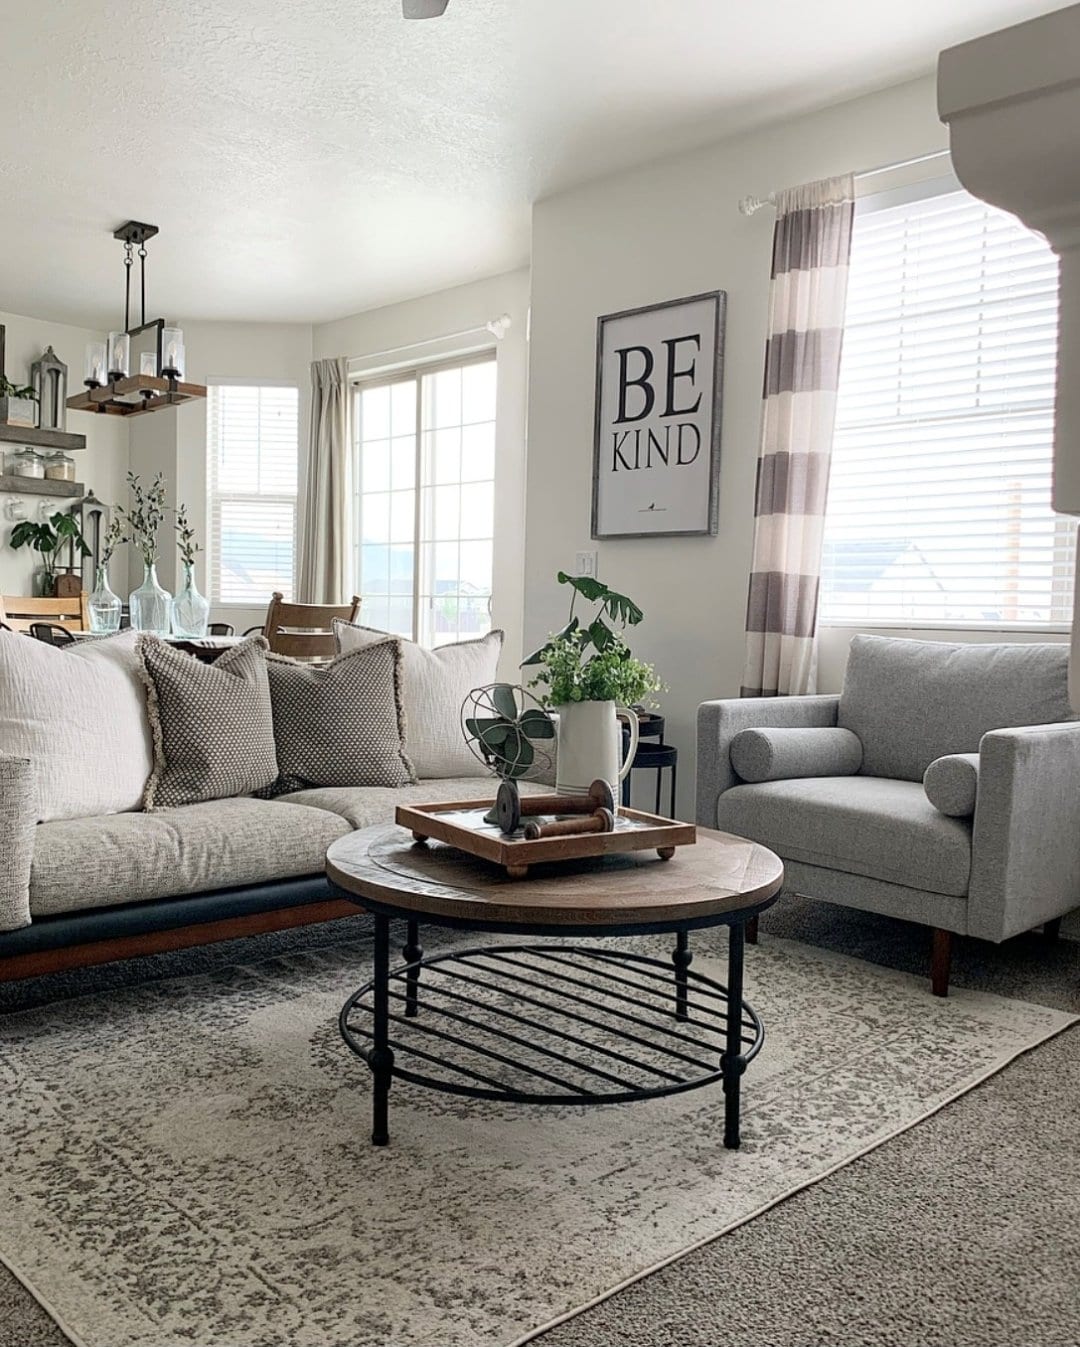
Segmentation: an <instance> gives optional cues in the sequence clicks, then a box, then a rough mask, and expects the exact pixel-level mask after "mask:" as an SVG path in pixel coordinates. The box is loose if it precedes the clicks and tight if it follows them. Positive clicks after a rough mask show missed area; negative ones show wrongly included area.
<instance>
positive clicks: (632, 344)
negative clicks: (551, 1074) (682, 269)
mask: <svg viewBox="0 0 1080 1347" xmlns="http://www.w3.org/2000/svg"><path fill="white" fill-rule="evenodd" d="M726 316H727V294H726V292H725V291H723V290H710V291H707V292H705V293H703V294H698V295H689V296H686V297H685V298H683V299H674V300H668V301H665V302H664V303H661V304H648V305H645V306H643V307H641V308H636V309H624V310H623V311H622V312H620V313H611V314H605V315H603V316H602V317H601V318H599V319H598V320H597V331H596V409H595V424H594V435H593V484H592V537H593V538H653V537H656V538H671V537H695V536H698V537H699V536H709V537H714V536H715V535H716V532H717V528H718V521H719V489H718V488H719V477H720V426H721V416H722V411H723V373H724V331H725V321H726Z"/></svg>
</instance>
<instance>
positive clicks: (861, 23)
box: [0, 0, 1059, 325]
mask: <svg viewBox="0 0 1080 1347" xmlns="http://www.w3.org/2000/svg"><path fill="white" fill-rule="evenodd" d="M1057 7H1059V6H1057V5H1055V4H1053V3H1047V2H1046V0H1041V2H1040V0H945V3H943V2H942V0H904V3H900V4H898V3H895V0H818V2H817V3H816V4H813V5H808V4H806V3H805V2H804V0H751V3H746V0H451V4H450V7H449V10H448V11H447V14H446V16H445V17H444V18H442V19H435V20H430V21H427V22H423V23H407V22H405V21H404V20H403V19H402V18H401V7H400V4H399V0H184V2H183V3H179V4H172V5H168V4H160V3H156V2H155V0H44V3H38V4H33V3H28V0H14V2H13V0H0V20H2V28H0V32H2V33H3V39H2V46H3V73H2V78H0V124H2V125H3V127H4V131H3V137H2V140H0V183H2V188H3V190H2V192H0V309H6V310H8V311H11V312H16V313H29V314H33V315H35V316H39V317H43V318H52V319H56V320H60V321H69V322H85V323H88V324H90V325H105V324H113V323H115V322H116V318H117V307H118V304H119V300H120V295H121V286H122V267H121V265H120V263H121V247H120V245H119V244H118V243H115V242H113V241H112V239H111V237H110V235H111V231H112V230H113V229H114V228H115V227H116V226H117V225H119V224H120V223H122V222H123V221H124V220H125V219H129V218H134V219H141V220H148V221H150V222H152V223H154V224H157V225H158V226H159V227H160V229H161V236H160V237H159V238H158V239H156V240H154V241H153V242H152V243H151V244H150V272H149V275H150V307H151V309H152V310H154V311H155V312H156V313H157V312H160V313H162V314H164V315H165V316H167V317H170V318H177V319H181V320H183V319H192V318H232V319H262V320H296V321H320V320H323V319H328V318H333V317H339V316H341V315H343V314H348V313H353V312H356V311H357V310H360V309H365V308H371V307H374V306H376V305H380V304H386V303H390V302H393V301H394V300H397V299H402V298H406V297H409V296H412V295H417V294H422V293H425V292H427V291H430V290H435V289H440V288H442V287H444V286H448V285H454V284H458V283H461V282H464V281H467V280H470V279H473V278H475V277H477V276H485V275H491V274H494V273H496V272H499V271H504V270H508V269H510V268H512V267H515V266H520V265H523V264H524V263H525V262H526V261H527V259H528V248H529V202H530V201H532V200H535V199H536V198H537V197H540V196H543V195H546V194H548V193H550V192H552V191H554V190H557V189H558V188H560V187H563V186H566V185H568V184H570V183H573V182H578V181H581V180H583V179H585V178H588V177H590V176H593V175H595V174H598V173H602V172H610V171H612V170H614V169H617V168H620V167H624V166H626V165H628V164H631V163H635V162H640V161H643V160H646V159H649V158H653V157H655V156H656V155H658V154H661V153H664V152H668V151H671V150H674V149H678V148H683V147H689V146H692V145H696V144H700V143H703V142H704V141H706V140H710V139H716V138H718V137H720V136H722V135H724V134H727V133H729V132H731V131H734V130H739V129H744V128H746V127H748V126H751V125H754V124H757V123H760V122H764V121H767V120H774V119H775V118H777V117H778V116H782V115H784V114H786V113H790V112H794V111H796V110H799V109H801V108H806V107H809V106H812V105H815V104H821V103H824V102H829V101H837V100H839V99H841V98H843V97H845V96H848V95H850V94H854V93H856V92H859V91H860V90H862V89H865V88H869V87H874V86H881V85H883V84H886V83H889V82H892V81H896V80H901V79H904V78H906V77H908V76H911V75H915V74H918V73H921V72H925V71H929V70H930V69H932V67H933V62H934V59H935V57H936V54H937V51H938V50H939V48H940V47H942V46H945V45H948V44H950V43H953V42H957V41H960V40H963V39H965V38H968V37H972V36H975V35H977V34H979V33H982V32H987V31H991V30H992V29H994V28H997V27H1001V26H1003V25H1004V24H1007V23H1010V22H1016V21H1019V20H1021V19H1024V18H1029V17H1031V16H1033V15H1035V14H1038V13H1043V12H1045V11H1047V10H1049V9H1053V8H1057Z"/></svg>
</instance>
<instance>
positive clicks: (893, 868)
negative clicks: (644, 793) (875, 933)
mask: <svg viewBox="0 0 1080 1347" xmlns="http://www.w3.org/2000/svg"><path fill="white" fill-rule="evenodd" d="M697 739H698V754H697V761H698V768H697V820H698V822H699V823H700V824H702V825H704V826H706V827H710V828H720V829H721V830H723V831H725V832H730V833H737V834H739V835H740V836H742V837H749V838H752V839H753V840H754V841H756V842H760V843H762V844H763V845H765V846H767V847H770V848H771V849H772V850H773V851H775V852H777V853H778V855H780V856H781V858H782V859H783V861H784V863H785V868H786V880H785V888H786V890H787V891H789V892H795V893H799V894H802V895H804V896H807V897H810V898H818V899H822V900H825V901H827V902H830V903H839V904H841V905H843V906H847V907H856V908H862V909H864V910H865V911H868V912H880V913H883V914H885V915H887V916H891V917H901V918H904V919H906V920H908V921H915V922H921V923H923V924H924V925H926V926H930V927H932V928H933V932H934V934H933V941H932V949H933V954H932V961H931V983H932V988H933V991H934V994H935V995H937V996H945V995H946V994H947V992H948V985H949V967H950V959H951V942H952V935H953V933H957V934H961V935H972V936H976V937H978V938H979V939H982V940H992V941H995V942H1000V941H1002V940H1007V939H1008V938H1009V937H1010V936H1013V935H1017V934H1019V933H1020V932H1022V931H1029V930H1032V929H1033V928H1034V927H1037V926H1041V927H1043V929H1044V931H1046V933H1047V934H1048V935H1051V936H1056V934H1057V932H1058V929H1059V927H1060V921H1061V917H1062V916H1063V915H1064V914H1065V913H1067V912H1070V911H1071V910H1072V909H1074V908H1076V907H1078V906H1080V721H1078V720H1077V719H1076V717H1075V716H1074V714H1073V712H1072V710H1071V708H1070V706H1069V696H1068V647H1067V646H1065V645H1050V644H1032V645H955V644H950V643H946V642H938V641H908V640H894V639H891V638H887V637H878V636H856V637H855V638H854V639H853V640H852V643H851V649H850V653H849V656H848V665H847V671H846V674H845V679H844V689H843V692H842V693H841V694H840V695H839V696H814V697H748V698H742V699H736V700H730V701H711V702H705V703H703V704H702V705H701V706H700V707H699V709H698V723H697Z"/></svg>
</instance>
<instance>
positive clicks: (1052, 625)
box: [818, 161, 1080, 636]
mask: <svg viewBox="0 0 1080 1347" xmlns="http://www.w3.org/2000/svg"><path fill="white" fill-rule="evenodd" d="M883 177H884V175H883ZM884 181H885V182H886V183H887V181H888V179H887V178H884ZM958 191H961V192H967V188H966V187H965V186H964V184H963V183H962V182H961V181H960V179H959V177H957V175H956V171H955V169H954V168H953V167H952V164H951V161H950V162H949V166H948V168H947V170H946V171H945V172H934V173H933V174H931V175H930V176H927V177H924V178H917V179H915V180H913V181H910V182H905V183H901V184H899V185H897V186H895V187H889V186H887V185H885V186H883V187H880V188H878V189H877V190H875V191H872V192H868V193H867V194H866V195H865V196H860V197H858V198H857V200H856V203H855V214H856V217H858V216H860V215H873V214H876V213H877V212H878V211H881V210H889V209H892V208H894V207H896V206H903V205H908V204H914V203H915V202H917V201H930V200H933V199H935V198H936V197H940V196H947V195H949V194H950V193H953V192H958ZM968 195H969V196H970V195H972V194H971V193H968ZM973 199H975V200H978V198H973ZM1006 213H1007V212H1006ZM1020 223H1021V224H1023V221H1021V222H1020ZM1025 227H1027V226H1025ZM1031 232H1032V233H1036V232H1037V231H1035V230H1032V231H1031ZM1059 296H1060V281H1059ZM1058 339H1059V343H1060V330H1059V333H1058ZM1054 401H1055V400H1054V398H1053V397H1051V398H1050V399H1048V401H1047V402H1046V403H1045V404H1039V405H1040V406H1041V407H1042V409H1043V410H1050V411H1052V410H1053V408H1054ZM1032 409H1035V404H1031V407H1030V408H1028V407H1025V411H1026V410H1032ZM930 419H932V418H930ZM965 419H968V418H965ZM834 433H835V430H834ZM1052 453H1053V449H1052V447H1051V455H1052ZM827 517H828V502H827V501H826V513H825V516H823V518H825V519H827ZM1077 555H1078V557H1080V539H1078V543H1077ZM1076 584H1077V586H1078V589H1080V577H1078V579H1077V581H1076ZM821 598H822V596H821V595H819V599H818V603H819V607H820V603H821ZM1074 602H1075V599H1074ZM818 626H819V628H826V627H828V628H835V629H836V630H839V631H877V630H881V631H941V632H957V633H962V632H994V633H997V634H999V635H1006V636H1007V635H1008V634H1010V633H1017V634H1022V633H1025V632H1030V633H1034V634H1040V633H1041V634H1045V635H1068V634H1069V633H1070V632H1071V631H1072V624H1071V623H1069V622H1068V621H1065V620H1061V621H1053V622H1038V621H1036V620H1034V619H1031V618H1026V619H1021V620H1019V621H1016V622H1008V623H1003V622H1000V621H999V622H990V621H986V620H972V621H964V620H962V619H958V618H951V619H942V618H927V619H921V620H919V621H917V622H913V621H912V619H911V618H906V617H889V618H884V617H824V616H821V615H819V617H818Z"/></svg>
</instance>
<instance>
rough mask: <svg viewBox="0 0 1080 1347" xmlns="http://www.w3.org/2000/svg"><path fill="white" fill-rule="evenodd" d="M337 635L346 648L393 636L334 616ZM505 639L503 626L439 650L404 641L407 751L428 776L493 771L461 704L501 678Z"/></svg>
mask: <svg viewBox="0 0 1080 1347" xmlns="http://www.w3.org/2000/svg"><path fill="white" fill-rule="evenodd" d="M334 635H335V636H336V637H337V643H338V649H339V650H340V651H341V652H342V653H344V652H346V651H348V650H356V649H358V648H359V647H360V646H365V645H371V644H373V643H374V642H377V641H385V640H387V633H386V632H385V631H375V630H374V629H373V628H371V627H361V626H357V625H356V623H354V622H343V621H342V620H341V619H340V618H335V620H334ZM502 643H503V634H502V632H501V631H489V632H488V634H487V635H486V636H481V637H480V638H479V639H478V640H476V641H459V642H457V644H455V645H442V646H439V647H438V648H437V649H435V650H428V649H427V648H426V647H425V646H422V645H417V644H416V642H415V641H405V640H403V641H402V642H401V654H402V667H403V671H404V679H403V684H402V686H403V696H404V700H405V753H406V755H407V756H408V758H409V761H410V762H411V763H412V765H413V768H414V769H415V771H416V775H417V776H418V777H419V778H420V779H421V780H422V781H423V780H430V779H432V778H439V777H454V776H457V777H465V776H488V775H489V773H488V772H487V770H486V769H485V767H484V764H483V763H482V762H479V761H478V760H477V759H476V758H475V757H473V755H472V753H471V752H470V751H469V748H468V746H467V745H466V743H465V736H464V735H463V734H462V732H461V704H462V702H464V700H465V698H466V697H467V696H468V695H469V693H470V692H471V691H472V690H473V688H479V687H484V686H485V685H486V684H488V683H493V682H495V679H496V677H497V671H498V665H499V656H500V654H501V653H502Z"/></svg>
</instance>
